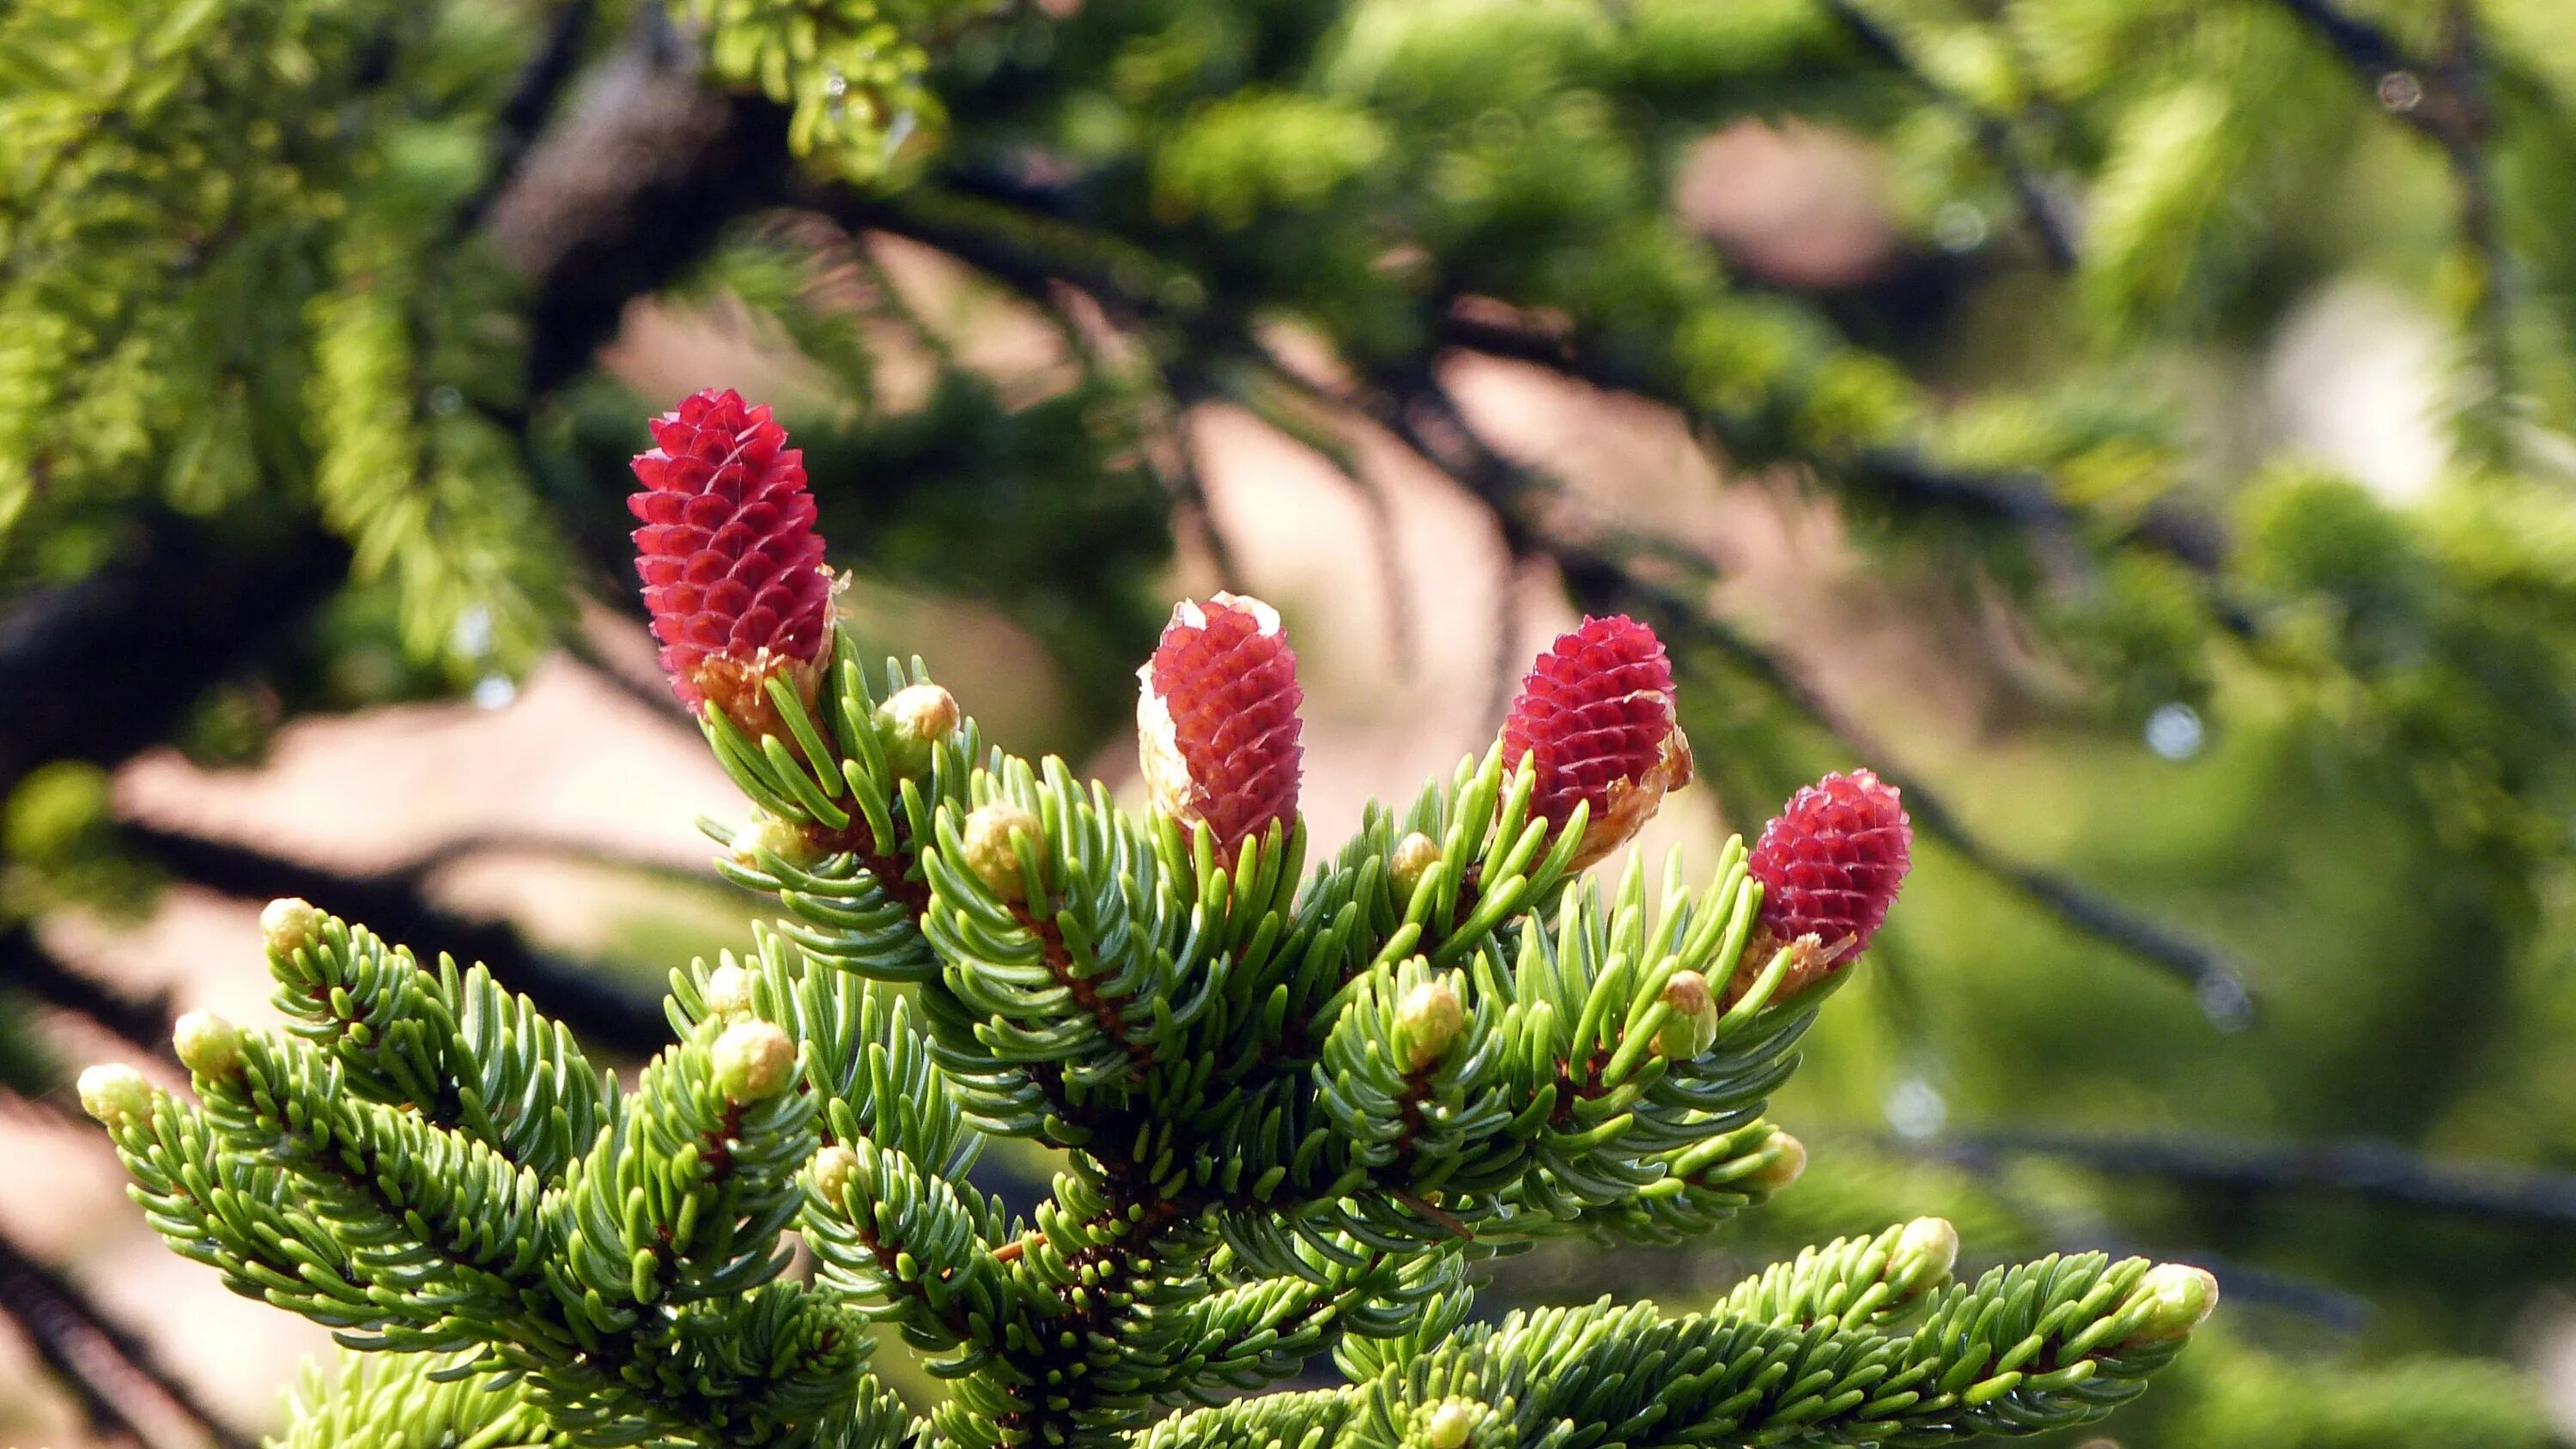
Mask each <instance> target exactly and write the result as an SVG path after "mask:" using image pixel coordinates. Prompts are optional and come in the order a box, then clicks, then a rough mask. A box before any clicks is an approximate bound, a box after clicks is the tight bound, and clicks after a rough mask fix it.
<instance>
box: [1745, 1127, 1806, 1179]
mask: <svg viewBox="0 0 2576 1449" xmlns="http://www.w3.org/2000/svg"><path fill="white" fill-rule="evenodd" d="M1766 1150H1768V1151H1769V1152H1770V1153H1771V1154H1772V1156H1771V1160H1770V1161H1769V1162H1766V1163H1764V1164H1762V1166H1761V1167H1759V1168H1757V1169H1755V1170H1754V1171H1753V1172H1752V1173H1751V1174H1750V1175H1748V1176H1747V1177H1746V1178H1745V1179H1744V1185H1745V1186H1746V1187H1748V1188H1750V1189H1752V1190H1753V1191H1755V1192H1757V1193H1774V1192H1781V1191H1785V1190H1786V1189H1787V1188H1788V1187H1789V1186H1790V1185H1791V1184H1792V1183H1795V1182H1796V1181H1797V1180H1798V1179H1799V1178H1801V1177H1804V1176H1806V1175H1807V1144H1805V1143H1804V1142H1801V1141H1799V1140H1798V1139H1797V1138H1795V1137H1792V1136H1790V1135H1789V1134H1788V1133H1786V1132H1779V1131H1775V1132H1773V1133H1772V1134H1771V1140H1770V1142H1769V1143H1768V1144H1766Z"/></svg>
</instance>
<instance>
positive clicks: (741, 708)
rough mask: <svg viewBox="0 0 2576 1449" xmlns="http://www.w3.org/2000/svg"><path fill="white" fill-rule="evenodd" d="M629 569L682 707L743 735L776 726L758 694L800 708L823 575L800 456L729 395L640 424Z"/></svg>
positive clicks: (811, 679) (824, 640) (762, 413)
mask: <svg viewBox="0 0 2576 1449" xmlns="http://www.w3.org/2000/svg"><path fill="white" fill-rule="evenodd" d="M647 426H648V427H650V428H651V429H652V433H653V442H654V448H653V451H651V452H649V453H642V454H639V455H637V457H636V459H635V465H634V466H635V477H636V480H637V481H638V482H641V483H642V484H643V485H644V487H643V489H642V490H641V491H639V492H637V493H635V494H634V495H632V496H631V497H629V498H628V499H627V501H626V502H627V507H628V508H629V509H631V510H633V512H634V514H635V516H636V517H637V518H638V519H640V520H642V522H643V526H642V527H641V528H638V529H636V530H635V572H636V575H637V576H638V577H639V578H641V579H642V580H643V585H644V607H645V609H646V611H647V612H649V613H650V614H651V615H652V619H653V637H654V638H656V639H658V640H660V641H661V643H662V667H663V669H664V670H666V671H668V672H669V674H670V676H671V688H672V690H673V691H674V692H675V693H677V694H678V695H679V696H680V701H681V702H682V703H683V704H686V705H688V706H689V707H690V708H691V709H696V708H698V707H700V706H701V705H705V704H713V705H715V706H716V707H717V708H719V709H722V710H723V711H724V712H725V715H726V717H728V718H730V719H731V720H733V721H734V723H736V724H738V725H740V726H741V727H742V728H744V729H745V730H749V731H751V732H753V733H755V734H771V733H776V732H778V730H779V728H780V725H779V721H778V719H777V716H776V711H775V710H774V709H773V708H772V706H771V703H770V701H769V699H768V696H767V694H766V692H765V687H766V685H767V683H768V681H769V680H771V679H773V678H781V677H783V678H785V679H786V680H787V681H788V682H789V683H790V684H791V685H792V686H793V687H794V688H795V690H796V693H797V696H798V697H799V698H801V699H804V700H806V701H808V702H810V701H811V700H812V699H813V697H814V691H815V688H816V686H817V684H818V683H819V681H820V679H821V676H822V660H823V657H824V655H825V654H826V653H828V652H829V650H830V648H831V638H832V575H831V570H830V569H829V567H828V566H826V565H825V564H824V562H823V540H822V539H821V538H820V537H819V536H817V535H816V534H815V532H814V495H813V494H811V493H810V492H808V491H806V487H805V455H804V454H803V453H802V452H800V451H798V450H797V449H794V448H791V447H788V446H787V430H786V429H784V428H782V427H780V426H779V425H778V424H777V422H776V421H774V420H773V419H772V418H771V417H770V415H769V409H768V407H767V406H765V405H764V406H759V407H753V406H750V405H747V404H745V403H744V402H743V400H742V395H741V394H739V393H736V392H733V391H731V390H729V389H728V390H725V391H720V392H719V391H709V392H702V393H698V394H696V395H694V396H692V397H689V398H687V399H685V400H683V401H682V402H681V404H680V406H679V407H678V408H677V409H676V410H674V411H672V412H670V413H666V414H664V415H663V416H661V417H659V418H656V419H654V420H653V421H652V422H650V423H648V424H647Z"/></svg>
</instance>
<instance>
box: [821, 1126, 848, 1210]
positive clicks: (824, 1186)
mask: <svg viewBox="0 0 2576 1449" xmlns="http://www.w3.org/2000/svg"><path fill="white" fill-rule="evenodd" d="M858 1170H859V1154H857V1153H855V1152H852V1151H851V1150H850V1149H848V1148H847V1147H844V1146H842V1145H841V1144H840V1143H838V1142H835V1143H833V1144H832V1145H831V1146H829V1147H826V1148H824V1149H823V1150H822V1151H820V1152H817V1153H815V1154H814V1190H815V1191H816V1192H819V1193H821V1194H822V1195H823V1201H825V1202H828V1203H830V1204H832V1205H833V1206H834V1207H838V1206H840V1203H841V1192H842V1190H843V1189H845V1188H847V1187H848V1186H849V1185H850V1174H851V1173H853V1172H856V1171H858Z"/></svg>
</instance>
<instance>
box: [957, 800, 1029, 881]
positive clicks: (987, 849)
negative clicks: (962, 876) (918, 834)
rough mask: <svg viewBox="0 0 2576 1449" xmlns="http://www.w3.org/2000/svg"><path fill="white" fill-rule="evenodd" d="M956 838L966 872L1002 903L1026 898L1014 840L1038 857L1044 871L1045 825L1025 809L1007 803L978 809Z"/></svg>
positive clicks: (988, 804)
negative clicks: (999, 898)
mask: <svg viewBox="0 0 2576 1449" xmlns="http://www.w3.org/2000/svg"><path fill="white" fill-rule="evenodd" d="M957 838H958V845H959V846H960V847H961V850H962V853H963V854H964V856H965V860H964V862H963V863H964V865H965V867H966V869H967V870H968V871H969V872H970V873H972V874H973V875H974V877H975V878H976V879H977V880H980V881H982V882H983V883H984V886H985V889H987V890H990V891H991V892H992V893H993V894H995V895H997V896H1000V897H1001V898H1002V899H1003V900H1006V901H1016V900H1021V899H1024V898H1025V897H1026V896H1027V895H1028V887H1027V884H1026V882H1025V881H1023V880H1022V879H1021V876H1020V855H1019V848H1018V847H1017V846H1016V845H1014V844H1013V843H1012V842H1013V841H1014V839H1022V840H1026V841H1027V842H1028V844H1029V849H1030V851H1031V853H1033V854H1034V855H1035V856H1036V857H1037V861H1038V868H1039V869H1040V870H1044V869H1045V868H1046V824H1045V822H1044V821H1042V820H1040V819H1039V818H1038V813H1037V812H1036V811H1034V810H1031V809H1029V808H1027V807H1026V806H1023V805H1014V804H1012V803H1011V802H1010V801H1008V800H992V801H987V802H986V803H984V804H982V805H978V806H976V807H975V809H974V810H973V812H972V813H970V814H968V815H967V817H966V825H965V828H964V829H962V830H959V831H958V832H957Z"/></svg>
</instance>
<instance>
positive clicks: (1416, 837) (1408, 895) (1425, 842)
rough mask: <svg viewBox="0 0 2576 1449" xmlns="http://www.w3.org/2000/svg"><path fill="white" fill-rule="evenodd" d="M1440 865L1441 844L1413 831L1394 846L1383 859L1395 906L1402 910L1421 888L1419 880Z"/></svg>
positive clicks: (1417, 831)
mask: <svg viewBox="0 0 2576 1449" xmlns="http://www.w3.org/2000/svg"><path fill="white" fill-rule="evenodd" d="M1439 863H1440V842H1438V841H1436V840H1433V839H1432V838H1431V837H1430V836H1428V835H1425V834H1423V833H1422V832H1421V831H1419V830H1416V831H1414V832H1412V833H1411V834H1409V835H1407V836H1405V837H1404V838H1403V839H1402V840H1399V841H1397V842H1396V843H1395V849H1394V851H1393V852H1392V853H1390V854H1389V855H1388V856H1387V858H1386V881H1387V884H1388V885H1390V886H1393V887H1394V888H1395V904H1396V908H1397V909H1398V910H1402V909H1403V908H1404V906H1405V904H1406V903H1407V902H1409V901H1411V900H1412V899H1413V893H1414V892H1415V891H1416V890H1418V889H1420V888H1421V886H1422V878H1423V877H1424V876H1426V875H1429V874H1430V873H1431V867H1433V866H1435V865H1438V864H1439Z"/></svg>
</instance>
